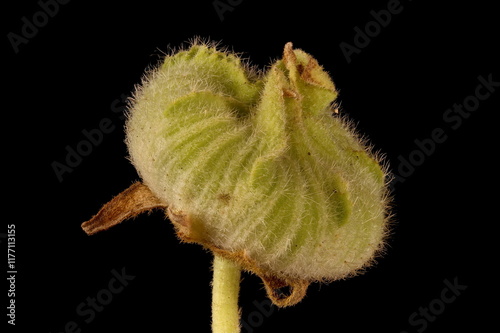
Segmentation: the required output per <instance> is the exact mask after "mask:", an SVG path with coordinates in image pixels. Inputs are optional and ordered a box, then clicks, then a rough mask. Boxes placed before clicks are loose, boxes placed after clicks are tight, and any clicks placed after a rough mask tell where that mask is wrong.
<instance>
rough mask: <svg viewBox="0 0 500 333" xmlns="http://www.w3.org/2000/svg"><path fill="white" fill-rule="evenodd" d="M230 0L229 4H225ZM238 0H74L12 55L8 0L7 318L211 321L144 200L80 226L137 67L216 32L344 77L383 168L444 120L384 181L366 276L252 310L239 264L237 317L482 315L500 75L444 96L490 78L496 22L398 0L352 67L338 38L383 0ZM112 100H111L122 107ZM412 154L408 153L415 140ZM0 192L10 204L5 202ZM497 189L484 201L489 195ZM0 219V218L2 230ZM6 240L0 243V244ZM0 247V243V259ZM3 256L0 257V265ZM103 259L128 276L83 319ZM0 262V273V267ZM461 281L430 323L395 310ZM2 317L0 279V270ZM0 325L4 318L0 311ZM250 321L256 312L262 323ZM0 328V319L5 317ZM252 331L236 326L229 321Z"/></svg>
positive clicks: (90, 210)
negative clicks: (72, 160) (266, 310)
mask: <svg viewBox="0 0 500 333" xmlns="http://www.w3.org/2000/svg"><path fill="white" fill-rule="evenodd" d="M233 3H238V1H233ZM326 3H327V2H319V1H312V0H310V1H307V2H296V3H294V2H291V1H275V2H273V3H272V5H271V3H270V2H265V1H250V0H246V1H242V2H241V3H240V4H238V5H236V6H234V9H233V10H232V11H227V12H225V13H224V14H223V16H224V20H223V21H221V20H220V18H219V16H218V14H217V12H216V10H215V9H214V7H213V4H212V1H210V0H209V1H198V2H194V1H185V2H183V1H173V2H152V1H131V2H123V1H109V2H106V3H101V2H99V3H97V2H84V1H71V2H69V3H68V4H65V5H60V7H59V10H58V13H57V14H56V15H55V16H54V17H52V18H50V19H49V20H48V21H47V22H46V24H44V25H43V26H42V27H40V28H39V31H38V33H37V34H36V36H34V37H33V38H30V39H29V41H28V43H26V44H22V45H20V46H19V52H18V53H15V52H14V50H13V47H12V45H11V43H10V42H9V40H8V38H7V35H8V33H9V32H13V33H16V34H21V28H22V25H23V21H22V20H21V19H22V17H24V16H25V17H27V18H28V19H29V20H32V17H33V15H34V14H35V13H37V12H39V11H40V10H41V8H40V5H39V4H38V3H37V1H21V2H17V3H16V4H15V5H14V4H12V3H11V2H9V3H8V4H4V5H3V7H4V10H3V13H2V21H3V22H4V23H5V25H4V33H3V36H4V37H3V44H2V45H3V47H4V51H3V54H4V55H5V57H4V62H3V65H4V66H5V72H6V76H4V78H5V79H4V89H3V93H4V97H3V98H2V101H7V105H6V106H4V107H3V115H4V119H3V122H2V124H3V125H4V126H3V131H2V135H3V137H4V139H3V142H4V144H3V151H4V155H3V157H2V162H3V163H2V164H3V165H4V170H5V171H4V173H3V174H4V177H3V178H4V180H3V181H4V189H5V191H6V192H7V193H6V195H5V196H4V200H3V202H4V204H3V205H2V206H3V209H4V214H3V221H4V223H5V224H15V225H16V237H17V239H16V250H17V252H16V263H17V270H18V274H17V280H16V304H17V307H16V327H15V328H16V329H17V330H19V332H21V331H23V332H24V331H26V330H27V329H28V328H29V329H32V330H36V331H37V332H53V333H55V332H63V331H64V327H65V325H66V324H67V323H68V322H70V321H74V322H75V323H76V324H77V325H78V326H79V328H80V329H81V332H96V333H97V332H129V331H130V332H139V331H140V332H149V331H163V332H178V331H181V330H182V331H185V332H209V331H210V301H211V300H210V298H211V296H210V280H211V271H210V269H211V255H210V254H209V253H207V252H204V251H203V250H202V249H201V248H200V247H199V246H196V245H187V244H179V242H178V241H177V239H176V237H175V235H174V233H173V229H172V227H171V225H170V222H169V221H168V220H166V219H164V217H163V213H161V212H154V213H152V214H150V215H147V214H145V215H143V216H140V217H138V218H136V219H135V220H132V221H126V222H124V223H122V224H121V225H119V226H117V227H115V228H113V229H111V230H109V231H107V232H104V233H101V234H98V235H95V236H92V237H88V236H86V235H85V234H84V233H83V231H82V230H81V229H80V224H81V223H82V222H83V221H85V220H87V219H89V218H90V217H91V216H92V215H93V214H95V213H96V212H97V210H98V209H99V208H100V206H101V205H102V204H104V203H105V202H107V201H108V200H109V199H111V198H112V197H113V196H114V195H116V194H117V193H119V192H120V191H122V190H123V189H125V188H126V187H128V186H129V185H130V184H131V182H133V181H134V180H137V179H138V176H137V174H136V172H135V169H134V168H133V167H132V166H131V164H130V163H129V162H128V161H127V159H126V154H127V152H126V146H125V144H124V143H123V140H124V131H123V125H124V120H123V118H122V117H120V116H121V113H117V112H114V111H113V110H115V111H116V109H117V108H118V107H120V106H123V103H121V102H120V100H121V98H122V97H121V96H122V95H127V96H128V95H130V92H131V91H132V90H133V89H134V85H135V84H137V83H139V81H140V78H141V75H142V73H143V72H144V69H145V68H147V67H148V66H151V65H154V64H157V63H158V61H159V60H160V59H161V57H162V54H163V53H164V52H168V50H169V49H170V48H172V47H179V46H181V45H183V43H184V45H185V42H186V41H188V40H189V39H191V38H192V37H194V36H200V37H202V38H206V39H208V38H209V39H211V40H214V41H221V45H224V46H229V47H230V48H231V49H233V50H234V51H237V52H243V54H244V56H245V57H247V58H249V59H251V61H252V63H253V64H256V65H258V66H260V67H261V68H265V66H267V65H269V64H270V63H271V61H273V60H274V59H277V58H279V57H280V56H281V52H282V49H283V46H284V44H285V43H286V42H288V41H292V42H293V43H294V46H295V47H297V48H301V49H303V50H305V51H306V52H308V53H310V54H312V55H313V56H314V57H316V58H317V59H318V61H319V63H320V64H322V65H323V66H324V68H325V69H326V70H327V71H328V72H329V73H330V74H331V76H332V78H333V80H334V82H335V83H336V85H337V88H338V89H339V90H340V96H339V100H340V102H341V105H342V110H343V112H345V113H346V114H348V115H349V117H350V118H351V119H352V120H354V121H355V122H356V123H357V124H358V126H357V128H358V130H359V132H360V133H362V134H364V135H366V136H367V137H369V138H370V140H371V143H372V144H373V145H374V146H375V147H376V148H377V149H378V150H380V151H382V152H383V153H385V154H386V156H387V160H388V162H389V163H390V165H391V167H392V170H393V171H394V172H395V173H397V172H398V167H399V166H400V158H401V157H403V158H406V159H408V157H409V156H410V154H412V152H414V151H415V150H416V149H417V146H416V144H415V142H414V141H415V140H416V139H418V140H424V139H428V138H430V137H431V132H432V131H433V130H434V129H436V128H441V129H443V130H444V132H445V134H446V135H447V140H446V141H445V142H444V143H440V144H436V147H435V151H434V152H433V153H432V154H430V156H425V159H424V161H423V162H422V163H421V165H419V166H417V167H415V170H414V171H413V172H411V174H410V175H409V176H408V177H407V179H406V181H405V182H404V183H397V184H395V186H394V196H395V199H394V209H393V213H394V214H395V218H394V221H395V223H394V226H393V228H392V235H391V237H390V239H389V247H388V250H387V253H386V254H385V256H384V257H382V258H381V259H380V260H379V261H378V264H377V265H376V266H375V267H373V268H371V269H369V270H368V271H367V273H365V274H364V275H362V276H358V277H355V278H352V279H349V280H346V281H337V282H334V283H331V284H329V285H321V286H320V285H318V284H313V285H312V286H311V287H310V289H309V293H308V296H307V297H306V298H305V299H304V300H303V301H302V302H301V303H300V304H298V305H296V306H294V307H292V308H286V309H276V308H275V309H274V310H273V312H272V314H270V315H265V314H264V315H263V314H259V313H260V312H259V310H258V308H257V307H256V305H255V301H256V302H258V303H261V302H264V300H265V293H264V291H263V289H262V285H261V283H260V281H259V280H258V279H257V278H256V277H254V276H251V275H249V274H244V275H243V277H244V279H243V282H242V285H241V288H242V291H241V295H240V305H241V307H242V311H243V312H242V318H243V320H245V321H246V322H247V323H249V324H248V326H253V327H252V330H253V332H302V331H303V330H304V329H306V328H307V331H308V332H366V331H370V332H372V331H377V332H378V331H380V332H395V333H400V332H403V331H408V332H417V330H418V329H421V331H425V332H456V331H462V330H465V329H464V328H465V327H467V326H470V327H472V328H473V329H474V331H486V330H487V329H488V328H489V327H496V326H498V325H495V322H496V320H495V319H494V317H493V314H494V313H495V312H496V311H494V305H492V303H491V302H493V304H495V303H496V302H497V300H498V298H497V297H498V296H497V292H496V290H497V282H496V280H497V278H495V272H496V271H495V266H496V263H497V260H496V259H497V258H496V256H495V255H496V254H497V253H498V250H497V247H496V244H497V243H498V240H497V237H496V233H497V232H498V228H497V227H496V224H498V215H497V214H495V210H496V208H497V206H498V204H497V203H496V202H494V199H496V198H497V197H498V195H497V184H498V182H497V181H496V178H497V173H496V172H498V171H497V169H498V164H497V162H496V160H495V157H496V154H497V147H494V146H493V140H495V141H496V140H497V139H496V137H494V134H495V133H496V132H495V129H494V128H495V126H496V125H497V123H496V120H494V118H496V117H495V116H496V114H497V112H498V105H499V104H498V101H499V94H500V92H499V91H498V90H500V88H497V91H496V92H495V93H493V94H491V96H490V97H489V98H488V99H487V100H485V101H482V102H481V103H480V105H479V108H478V109H477V111H475V112H473V113H471V115H470V117H468V118H467V119H464V120H463V122H462V123H461V125H460V126H459V127H458V128H456V129H453V128H451V127H450V125H451V124H450V123H446V122H445V121H444V120H443V115H444V114H445V112H446V110H447V109H449V108H451V107H453V104H454V103H462V102H463V101H464V99H465V98H466V97H467V96H470V95H474V92H475V88H476V86H477V85H478V84H479V81H478V76H480V75H482V76H483V77H485V78H487V77H488V75H490V74H491V75H492V77H493V80H494V81H497V82H498V81H500V71H499V67H498V65H497V66H496V67H495V64H497V63H498V59H499V58H500V57H499V55H500V54H499V52H498V46H499V45H498V44H499V39H498V33H499V32H500V31H499V30H500V29H498V28H499V23H498V22H499V19H498V14H495V9H494V8H493V6H492V5H483V4H482V3H481V2H479V1H473V2H449V3H442V2H441V4H440V5H439V6H438V5H437V4H436V3H435V2H431V1H416V0H414V1H409V0H407V1H402V2H401V6H402V8H403V9H402V11H401V13H399V14H397V15H393V16H392V19H391V22H390V24H389V25H388V26H387V27H384V28H382V29H381V31H380V33H378V34H377V35H376V36H374V37H372V38H371V41H370V43H369V44H368V45H367V46H366V47H364V48H362V49H361V51H360V52H359V54H353V55H352V61H351V62H350V63H348V62H347V61H346V58H345V56H344V55H343V53H342V50H341V48H340V47H339V45H340V43H342V42H346V43H349V44H351V45H353V44H354V35H355V31H354V28H355V27H356V26H358V27H359V28H361V29H363V28H364V27H365V25H366V24H367V23H368V22H370V21H372V20H373V17H372V15H371V14H370V11H372V10H374V11H379V10H382V9H385V8H387V4H388V1H366V2H351V1H335V2H331V3H328V5H326ZM119 110H122V108H121V109H119ZM104 118H109V119H110V121H111V123H112V124H113V126H114V127H113V128H114V130H113V131H111V133H108V134H105V135H104V138H103V140H102V142H101V143H100V144H99V145H97V146H94V147H93V149H92V152H91V153H90V154H89V155H88V156H86V157H84V158H83V159H82V161H81V163H79V164H78V165H77V166H76V167H74V168H73V171H72V172H71V173H65V174H64V175H63V180H62V181H59V180H58V178H57V176H56V174H55V172H54V170H53V168H52V163H53V162H54V161H58V162H61V163H64V159H65V157H66V154H67V151H66V146H70V147H73V148H74V147H76V146H77V144H78V143H79V142H81V141H82V140H83V139H85V137H84V136H83V134H82V131H83V130H91V129H94V128H97V127H98V125H99V122H100V121H101V120H102V119H104ZM413 154H415V153H413ZM5 198H6V199H7V201H6V202H5ZM495 201H496V200H495ZM6 230H7V228H6V226H5V225H3V226H2V230H0V232H2V233H6V232H7V231H6ZM4 245H5V240H4V239H2V244H1V248H2V252H4V251H5V252H4V253H6V252H7V251H6V247H5V246H4ZM0 257H2V258H4V257H6V255H1V256H0ZM2 267H6V266H5V264H2ZM113 269H115V270H117V271H119V272H120V271H121V270H122V269H125V271H126V273H127V274H129V275H133V276H135V278H134V279H133V280H132V281H130V283H129V285H128V286H127V287H125V288H124V290H123V291H122V292H121V293H119V294H117V295H115V296H114V297H113V299H112V301H111V302H110V303H109V304H108V305H106V306H104V309H103V311H102V312H99V313H97V314H96V316H95V318H93V319H92V320H90V322H89V323H86V322H85V319H88V318H89V317H88V316H81V315H79V314H78V313H77V312H76V308H77V307H78V306H79V304H81V303H82V302H86V300H87V297H95V296H96V294H97V293H98V292H99V291H101V290H102V289H104V288H106V287H107V285H108V282H109V281H110V279H111V278H112V277H113V275H112V273H111V271H112V270H113ZM5 271H6V268H4V269H3V272H5ZM445 279H447V280H449V281H451V282H452V281H454V279H457V281H458V283H459V284H461V285H466V286H467V289H466V290H465V291H462V293H461V295H460V296H459V297H457V298H456V300H455V301H454V302H452V303H451V304H447V305H446V306H445V309H444V311H443V312H442V313H441V314H439V315H438V316H437V317H436V319H435V320H434V321H428V322H427V324H428V325H427V326H426V327H424V326H423V325H421V324H419V325H412V324H411V323H410V322H409V317H410V316H411V315H412V313H414V312H418V311H419V308H420V307H428V306H429V304H430V303H432V304H437V302H438V301H435V300H436V299H439V298H440V297H441V292H442V290H443V289H444V288H445V284H444V283H443V281H444V280H445ZM2 285H3V287H2V288H3V290H0V294H1V295H2V298H1V299H2V306H1V308H2V309H4V310H3V311H4V312H5V313H6V312H7V310H5V307H6V306H7V302H8V298H7V296H6V294H7V289H8V285H7V284H6V283H4V284H2ZM1 318H2V324H4V323H5V322H6V321H7V317H6V316H5V315H4V314H3V313H2V315H1ZM260 319H262V320H260ZM12 328H13V327H11V326H9V329H12ZM252 330H248V329H243V330H242V332H250V331H252Z"/></svg>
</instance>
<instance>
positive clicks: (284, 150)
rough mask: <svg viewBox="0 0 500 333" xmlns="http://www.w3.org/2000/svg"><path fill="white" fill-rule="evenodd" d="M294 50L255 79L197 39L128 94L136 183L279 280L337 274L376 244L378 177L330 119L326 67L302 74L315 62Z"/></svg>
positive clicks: (381, 198) (348, 132) (351, 137)
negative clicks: (139, 181)
mask: <svg viewBox="0 0 500 333" xmlns="http://www.w3.org/2000/svg"><path fill="white" fill-rule="evenodd" d="M293 55H294V56H295V57H296V59H297V60H296V61H295V62H294V61H290V60H288V61H285V60H279V61H277V62H276V63H275V64H274V65H273V66H272V67H271V68H270V69H269V71H268V72H267V73H266V74H265V75H261V76H256V75H255V74H254V73H253V72H251V71H249V70H248V66H243V65H242V64H241V61H240V59H239V58H237V57H236V56H234V55H232V54H226V53H223V52H220V51H217V50H216V49H214V48H211V47H208V46H205V45H194V46H192V47H191V48H190V49H189V50H187V51H181V52H179V53H177V54H175V55H173V56H170V57H167V58H166V59H165V61H164V63H163V64H162V65H161V66H160V67H159V68H158V69H156V70H155V71H153V72H152V73H150V74H149V76H148V78H147V79H146V80H145V82H144V84H143V86H142V87H141V88H140V89H139V90H138V91H137V93H136V96H135V98H136V101H135V103H134V105H133V107H132V109H131V114H130V117H129V120H128V123H127V143H128V147H129V151H130V157H131V160H132V162H133V164H134V165H135V167H136V168H137V170H138V172H139V174H140V176H141V177H142V179H143V181H144V183H145V184H146V185H147V186H148V187H149V188H150V189H151V190H152V191H153V193H155V195H156V196H157V197H159V198H160V199H161V200H163V201H164V202H165V203H167V204H168V205H170V206H171V207H172V208H173V209H175V210H179V211H183V212H185V213H187V214H188V215H189V216H190V220H191V221H193V224H192V227H193V228H195V229H196V230H201V231H200V235H202V236H200V237H202V238H203V239H200V241H202V242H209V243H210V244H213V245H214V246H217V247H219V248H221V249H224V250H227V251H232V252H240V251H245V253H246V255H248V257H249V258H251V259H252V260H254V261H255V262H257V263H258V264H259V266H260V267H261V268H262V269H263V270H265V271H268V272H271V273H272V274H275V275H278V276H288V277H295V278H300V279H305V280H335V279H340V278H344V277H346V276H349V275H352V274H355V273H356V272H357V271H358V270H359V269H361V268H363V267H365V266H366V265H367V264H369V263H370V262H371V260H372V258H373V256H374V253H376V251H378V250H379V249H380V248H381V246H382V243H383V238H384V235H385V230H386V216H385V214H386V191H385V176H384V172H383V170H382V168H381V167H380V165H379V162H378V159H376V158H375V157H374V156H373V155H372V154H371V153H369V151H368V149H367V147H366V146H365V144H364V143H363V142H361V141H360V140H359V138H358V137H357V136H356V135H355V134H354V133H353V131H352V129H351V128H350V126H349V125H348V123H347V122H346V121H344V120H343V119H342V118H340V117H339V116H332V108H331V106H330V105H331V103H332V102H333V101H334V100H335V98H336V96H337V92H336V91H335V88H334V84H333V82H332V81H331V79H330V78H329V76H328V74H327V73H326V72H325V71H324V70H323V69H322V68H321V67H319V66H316V67H314V69H313V70H311V71H310V73H308V74H310V77H312V78H313V80H306V79H307V77H306V79H304V78H303V77H301V72H303V71H304V68H306V67H307V66H308V65H311V62H312V61H314V62H315V60H314V59H312V57H310V56H309V55H308V54H307V53H305V52H303V51H301V50H293ZM289 59H290V57H289ZM311 59H312V60H311ZM299 67H300V68H299ZM370 112H372V111H371V110H370Z"/></svg>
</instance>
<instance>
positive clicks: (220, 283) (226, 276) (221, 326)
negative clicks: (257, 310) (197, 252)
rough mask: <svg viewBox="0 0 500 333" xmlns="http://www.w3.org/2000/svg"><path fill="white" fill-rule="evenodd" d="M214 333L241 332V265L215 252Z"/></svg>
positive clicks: (213, 286) (213, 285) (213, 283)
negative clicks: (239, 294)
mask: <svg viewBox="0 0 500 333" xmlns="http://www.w3.org/2000/svg"><path fill="white" fill-rule="evenodd" d="M213 269H214V277H213V282H212V333H239V332H240V313H239V309H238V293H239V291H240V275H241V271H240V267H239V266H238V265H236V264H235V263H233V262H232V261H230V260H227V259H225V258H222V257H221V256H219V255H218V254H215V253H214V268H213Z"/></svg>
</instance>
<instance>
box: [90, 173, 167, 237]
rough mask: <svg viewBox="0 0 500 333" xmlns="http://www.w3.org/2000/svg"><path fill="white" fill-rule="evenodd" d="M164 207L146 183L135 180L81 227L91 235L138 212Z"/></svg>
mask: <svg viewBox="0 0 500 333" xmlns="http://www.w3.org/2000/svg"><path fill="white" fill-rule="evenodd" d="M166 207H167V206H166V205H165V204H164V203H162V202H161V201H160V200H158V198H157V197H156V196H154V195H153V193H151V190H150V189H149V188H148V187H147V186H146V185H144V184H142V183H140V182H136V183H133V184H132V185H131V186H130V187H129V188H127V189H126V190H124V191H123V192H121V193H120V194H118V195H117V196H115V197H114V198H113V199H112V200H111V201H109V202H108V203H106V204H105V205H104V206H103V207H102V208H101V209H100V210H99V212H98V213H97V214H96V215H94V216H93V217H92V218H91V219H90V220H88V221H87V222H84V223H82V229H83V230H84V231H85V232H86V233H87V234H88V235H93V234H95V233H97V232H99V231H103V230H106V229H109V228H111V227H113V226H115V225H117V224H119V223H120V222H122V221H124V220H126V219H129V218H131V217H134V216H137V215H139V214H140V213H143V212H146V211H149V210H152V209H154V208H166Z"/></svg>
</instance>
